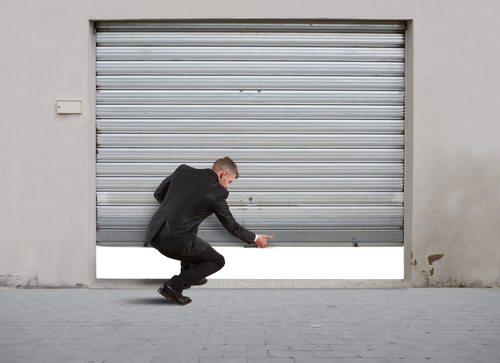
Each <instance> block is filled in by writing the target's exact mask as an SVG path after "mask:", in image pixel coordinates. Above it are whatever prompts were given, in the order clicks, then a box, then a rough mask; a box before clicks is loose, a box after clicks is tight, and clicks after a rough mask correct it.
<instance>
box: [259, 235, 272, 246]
mask: <svg viewBox="0 0 500 363" xmlns="http://www.w3.org/2000/svg"><path fill="white" fill-rule="evenodd" d="M268 238H273V236H268V235H267V234H259V235H257V239H256V240H255V244H256V245H257V247H259V248H266V247H267V239H268Z"/></svg>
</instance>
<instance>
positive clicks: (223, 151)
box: [97, 147, 404, 167]
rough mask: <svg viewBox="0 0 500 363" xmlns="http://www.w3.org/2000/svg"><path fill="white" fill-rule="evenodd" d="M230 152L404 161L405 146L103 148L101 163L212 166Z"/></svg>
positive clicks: (244, 157) (247, 156)
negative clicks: (398, 147) (345, 147)
mask: <svg viewBox="0 0 500 363" xmlns="http://www.w3.org/2000/svg"><path fill="white" fill-rule="evenodd" d="M225 155H229V156H230V157H231V158H233V159H234V160H235V161H236V162H237V163H240V162H254V161H255V160H259V161H260V162H296V161H297V160H300V161H302V162H377V163H393V162H403V159H404V150H403V149H361V150H360V149H331V148H328V149H300V148H298V149H289V150H283V149H266V148H261V149H255V150H247V149H240V148H229V147H227V148H213V149H201V148H192V149H186V148H99V149H98V150H97V160H98V162H106V161H107V162H172V163H179V164H180V163H193V162H204V163H207V164H206V167H211V165H212V164H211V163H213V162H214V161H215V160H217V159H218V158H221V157H223V156H225Z"/></svg>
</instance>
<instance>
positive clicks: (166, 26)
mask: <svg viewBox="0 0 500 363" xmlns="http://www.w3.org/2000/svg"><path fill="white" fill-rule="evenodd" d="M95 29H96V30H97V31H98V32H110V31H112V32H117V31H134V32H144V31H159V32H165V31H182V32H192V31H196V32H199V31H222V32H229V31H236V32H244V31H251V32H313V33H317V32H357V33H364V32H375V33H384V32H389V33H393V32H396V33H402V32H404V31H405V30H406V22H405V21H397V20H363V21H358V20H335V21H321V20H304V21H297V20H294V21H284V20H280V21H274V22H272V21H258V20H254V21H252V22H248V21H224V22H221V21H197V22H192V21H136V22H130V21H100V22H96V23H95Z"/></svg>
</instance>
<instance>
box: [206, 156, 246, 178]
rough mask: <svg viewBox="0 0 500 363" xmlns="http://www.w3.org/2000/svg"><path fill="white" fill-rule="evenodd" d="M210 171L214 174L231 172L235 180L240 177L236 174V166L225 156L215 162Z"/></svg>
mask: <svg viewBox="0 0 500 363" xmlns="http://www.w3.org/2000/svg"><path fill="white" fill-rule="evenodd" d="M212 170H213V171H215V172H220V171H226V172H232V173H233V174H234V175H236V177H235V179H238V177H239V176H240V174H239V173H238V166H237V165H236V163H235V162H234V161H233V159H231V158H230V157H229V156H225V157H223V158H220V159H218V160H216V161H215V163H214V165H213V166H212Z"/></svg>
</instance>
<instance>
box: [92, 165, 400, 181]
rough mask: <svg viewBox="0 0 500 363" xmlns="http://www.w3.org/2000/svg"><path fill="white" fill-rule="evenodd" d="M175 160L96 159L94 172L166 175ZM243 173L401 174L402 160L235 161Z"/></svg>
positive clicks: (302, 174)
mask: <svg viewBox="0 0 500 363" xmlns="http://www.w3.org/2000/svg"><path fill="white" fill-rule="evenodd" d="M178 166H179V164H178V163H97V165H96V167H97V168H96V170H97V175H98V176H136V177H142V176H166V175H170V174H172V173H173V172H174V171H175V169H177V167H178ZM191 166H192V167H194V168H198V169H203V168H206V167H207V164H206V163H199V164H198V163H194V164H191ZM238 167H239V169H240V170H241V171H244V172H245V174H247V175H258V176H259V177H268V176H270V177H290V176H295V177H299V178H300V177H303V176H305V177H307V176H309V175H315V176H317V177H386V178H394V177H396V178H398V177H402V176H403V164H402V163H401V164H395V163H386V164H380V163H377V164H375V163H337V164H327V163H302V162H300V161H298V162H296V163H239V164H238Z"/></svg>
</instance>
